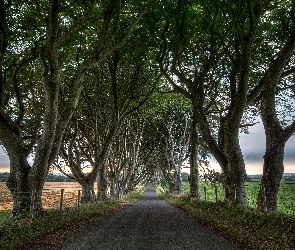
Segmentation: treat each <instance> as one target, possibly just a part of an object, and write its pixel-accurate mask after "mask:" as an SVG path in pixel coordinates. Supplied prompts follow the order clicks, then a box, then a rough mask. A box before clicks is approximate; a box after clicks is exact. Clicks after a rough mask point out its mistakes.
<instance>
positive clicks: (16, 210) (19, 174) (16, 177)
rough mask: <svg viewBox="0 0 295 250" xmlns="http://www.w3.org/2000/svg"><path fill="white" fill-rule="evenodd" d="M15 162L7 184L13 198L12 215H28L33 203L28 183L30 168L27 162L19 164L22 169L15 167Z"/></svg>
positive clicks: (12, 164)
mask: <svg viewBox="0 0 295 250" xmlns="http://www.w3.org/2000/svg"><path fill="white" fill-rule="evenodd" d="M15 164H16V163H15V162H13V161H11V162H10V166H11V171H10V174H9V178H8V180H7V182H6V185H7V187H8V189H9V190H10V192H11V194H12V197H13V207H12V215H13V216H14V217H17V216H19V215H20V214H23V215H28V213H29V211H30V210H29V208H30V202H31V189H30V185H29V181H28V175H29V170H30V166H29V164H28V163H27V161H24V162H22V163H21V162H19V164H22V165H23V166H22V167H13V166H15Z"/></svg>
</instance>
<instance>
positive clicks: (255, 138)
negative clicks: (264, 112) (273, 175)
mask: <svg viewBox="0 0 295 250" xmlns="http://www.w3.org/2000/svg"><path fill="white" fill-rule="evenodd" d="M258 121H259V120H258ZM249 132H250V133H249V134H241V135H240V145H241V149H242V152H243V155H244V159H245V163H246V169H247V172H248V171H249V172H251V173H262V166H263V156H264V154H265V134H264V128H263V124H262V122H261V120H260V123H258V124H256V125H255V126H253V127H250V128H249ZM284 165H285V172H286V173H290V172H291V173H295V136H292V137H291V138H290V139H289V140H288V141H287V143H286V146H285V155H284Z"/></svg>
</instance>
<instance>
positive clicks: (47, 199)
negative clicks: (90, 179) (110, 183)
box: [0, 182, 96, 210]
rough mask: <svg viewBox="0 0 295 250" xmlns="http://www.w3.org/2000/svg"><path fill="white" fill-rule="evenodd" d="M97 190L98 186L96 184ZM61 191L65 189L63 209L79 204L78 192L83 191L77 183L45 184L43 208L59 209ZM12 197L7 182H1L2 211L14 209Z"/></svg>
mask: <svg viewBox="0 0 295 250" xmlns="http://www.w3.org/2000/svg"><path fill="white" fill-rule="evenodd" d="M95 188H96V184H95ZM61 189H64V197H63V201H64V202H63V207H70V206H75V205H77V203H78V191H79V190H82V188H81V186H80V184H79V183H77V182H45V185H44V188H43V197H42V202H43V207H44V208H45V209H54V208H59V206H60V197H61ZM12 203H13V200H12V196H11V194H10V191H9V190H8V189H7V187H6V184H5V182H0V210H7V209H11V208H12Z"/></svg>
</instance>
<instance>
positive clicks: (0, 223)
mask: <svg viewBox="0 0 295 250" xmlns="http://www.w3.org/2000/svg"><path fill="white" fill-rule="evenodd" d="M143 192H144V188H141V189H139V190H138V191H136V192H131V193H130V194H129V195H127V196H126V197H124V198H123V199H122V200H112V199H110V200H106V201H101V202H98V203H92V204H85V205H81V206H80V207H79V209H78V208H77V207H76V208H67V209H65V210H64V211H62V212H60V211H58V210H48V211H47V215H46V216H43V217H39V218H36V219H34V220H30V219H18V220H13V219H11V218H10V211H0V242H1V244H0V249H3V250H4V249H5V250H10V249H17V248H19V247H20V246H21V245H25V244H28V242H30V241H33V240H34V239H37V238H38V237H40V236H42V235H46V234H48V233H51V232H54V231H55V230H58V229H62V228H66V227H69V226H72V225H75V224H77V223H80V222H81V221H83V220H88V219H91V218H93V217H95V216H99V215H104V214H106V213H107V212H110V211H113V210H116V209H119V207H120V204H121V203H133V202H135V201H137V200H138V199H139V198H140V197H141V196H142V194H143Z"/></svg>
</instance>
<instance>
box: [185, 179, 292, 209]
mask: <svg viewBox="0 0 295 250" xmlns="http://www.w3.org/2000/svg"><path fill="white" fill-rule="evenodd" d="M216 186H217V199H218V200H220V201H222V200H223V199H224V189H223V187H222V186H221V185H218V184H217V185H216ZM245 186H246V193H247V199H248V204H249V207H252V208H256V199H257V195H258V192H259V188H260V182H246V185H245ZM205 190H206V200H207V201H212V202H215V201H216V195H215V186H214V185H213V184H211V183H208V182H205V181H201V182H200V192H201V196H202V199H203V200H205ZM188 192H189V183H188V182H184V183H183V193H184V194H185V193H188ZM278 212H281V213H285V214H289V215H295V182H286V181H282V184H281V187H280V190H279V195H278Z"/></svg>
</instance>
